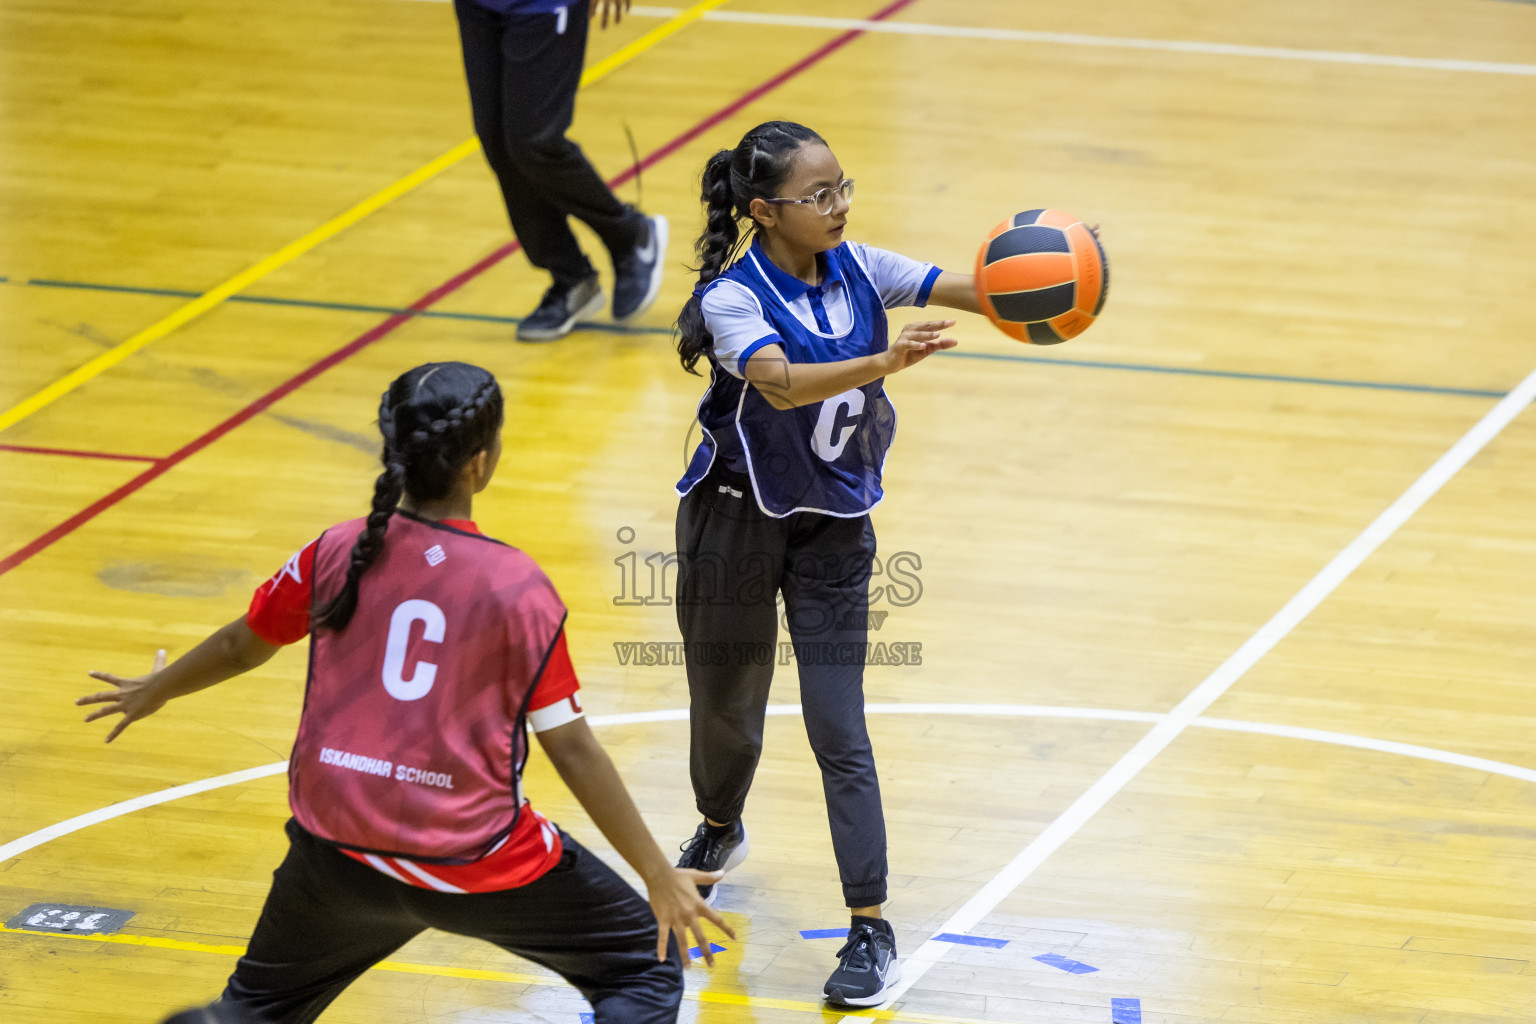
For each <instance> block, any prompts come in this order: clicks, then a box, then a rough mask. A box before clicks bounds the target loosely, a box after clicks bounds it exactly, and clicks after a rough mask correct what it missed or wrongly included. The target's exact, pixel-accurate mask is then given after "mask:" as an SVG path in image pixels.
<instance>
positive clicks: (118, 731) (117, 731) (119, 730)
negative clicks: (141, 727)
mask: <svg viewBox="0 0 1536 1024" xmlns="http://www.w3.org/2000/svg"><path fill="white" fill-rule="evenodd" d="M131 721H133V719H131V718H129V717H128V716H127V715H124V716H123V717H122V719H121V720H119V721H118V723H117V724H116V725H115V726H113V727H112V731H111V732H109V733H107V738H106V739H105V740H103V741H102V742H103V743H111V742H112V741H113V740H115V739H117V738H118V737H119V736H121V735H122V734H123V730H124V729H126V728H128V723H129V722H131Z"/></svg>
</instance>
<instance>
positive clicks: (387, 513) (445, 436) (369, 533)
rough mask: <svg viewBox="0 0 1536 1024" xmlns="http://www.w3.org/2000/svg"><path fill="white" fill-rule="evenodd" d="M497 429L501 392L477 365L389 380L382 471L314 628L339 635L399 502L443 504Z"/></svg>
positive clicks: (423, 370) (431, 367) (382, 410)
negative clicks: (341, 577) (340, 578)
mask: <svg viewBox="0 0 1536 1024" xmlns="http://www.w3.org/2000/svg"><path fill="white" fill-rule="evenodd" d="M501 423H502V402H501V388H500V387H499V386H498V385H497V384H496V378H495V377H492V376H491V375H490V374H489V373H487V372H486V371H485V370H482V369H480V367H478V366H470V365H469V364H468V363H427V364H425V365H423V366H418V367H416V368H415V369H414V370H409V371H407V372H406V373H403V374H401V375H400V376H399V377H397V378H396V379H395V382H394V383H393V384H391V385H390V386H389V390H388V391H386V392H384V397H383V398H382V399H381V400H380V402H379V432H380V433H381V434H383V435H384V451H383V454H382V455H381V457H380V458H381V460H382V461H383V463H384V472H382V473H380V474H379V478H378V479H377V480H376V481H374V485H373V508H372V509H371V510H370V511H369V513H368V523H367V526H365V527H364V528H363V532H362V533H361V534H359V535H358V538H357V542H356V543H355V544H353V545H352V554H351V559H350V562H349V564H348V565H347V580H346V583H345V584H344V585H343V586H342V588H341V590H340V592H338V593H337V594H336V596H335V597H333V598H331V599H330V600H329V601H327V602H325V604H323V605H321V606H320V607H319V608H316V609H315V610H314V612H313V624H314V627H315V628H317V629H319V628H325V629H334V630H337V631H340V630H343V629H345V628H346V627H347V623H349V622H351V621H352V613H353V612H355V611H356V610H357V588H358V581H359V580H360V579H361V578H362V576H363V573H365V572H367V571H368V567H369V566H370V565H372V564H373V562H374V559H376V558H378V557H379V552H380V551H382V550H383V549H384V533H385V531H386V530H387V529H388V528H389V519H390V517H391V516H393V515H394V514H395V508H396V506H398V505H399V504H400V499H401V498H402V497H403V496H404V495H406V494H409V495H410V496H411V497H412V498H413V499H414V500H416V501H418V502H419V501H436V500H439V499H442V498H446V497H447V496H448V494H449V493H450V492H451V491H452V490H453V486H454V483H455V481H457V479H458V476H459V471H460V470H462V469H463V468H464V464H465V463H467V462H468V461H469V460H470V459H472V458H474V456H475V455H476V454H478V453H479V452H482V451H485V450H486V449H488V448H490V447H492V446H493V445H494V444H495V442H496V435H497V434H498V433H499V432H500V431H501Z"/></svg>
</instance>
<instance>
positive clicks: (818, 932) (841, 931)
mask: <svg viewBox="0 0 1536 1024" xmlns="http://www.w3.org/2000/svg"><path fill="white" fill-rule="evenodd" d="M800 937H801V938H802V939H846V938H847V937H848V929H847V928H812V929H811V930H810V931H804V932H801V933H800Z"/></svg>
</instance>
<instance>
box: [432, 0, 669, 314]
mask: <svg viewBox="0 0 1536 1024" xmlns="http://www.w3.org/2000/svg"><path fill="white" fill-rule="evenodd" d="M629 7H630V0H576V2H569V0H454V9H455V10H456V11H457V12H458V18H459V38H460V40H461V42H462V43H463V47H464V73H465V75H466V77H467V78H468V79H469V100H470V106H471V107H472V108H473V111H474V121H475V134H476V135H478V136H479V137H480V144H481V145H482V147H484V149H485V158H486V160H487V161H488V162H489V163H490V165H491V169H492V170H493V171H495V172H496V178H497V180H498V181H499V182H500V184H501V195H502V198H503V200H504V201H505V202H506V205H507V216H508V217H509V218H511V221H512V231H513V233H514V234H516V235H517V238H518V241H520V242H522V244H523V251H524V252H526V253H527V254H528V260H529V262H531V263H532V264H533V265H534V266H536V267H538V268H540V269H542V270H547V271H548V272H549V274H550V276H551V277H553V278H554V282H553V283H552V284H551V285H550V287H549V290H548V291H546V292H545V293H544V298H543V300H542V301H540V303H539V306H538V308H537V309H535V310H534V311H533V312H532V313H529V314H528V315H527V316H526V317H524V318H523V320H522V322H521V323H519V324H518V326H517V339H518V340H519V341H554V340H555V339H556V338H562V337H564V336H565V335H567V334H569V333H570V332H571V329H572V328H574V327H575V326H576V325H577V324H579V323H582V322H583V321H586V320H589V319H591V318H592V317H594V316H596V315H597V314H598V313H599V312H600V311H601V310H602V308H603V305H604V303H605V299H604V296H603V289H602V285H600V284H599V283H598V279H597V271H596V270H595V269H594V268H593V266H592V263H591V261H590V260H588V259H587V256H586V254H585V253H583V252H582V251H581V246H580V245H579V244H577V241H576V236H575V235H574V234H572V233H571V228H570V225H569V224H568V223H567V221H566V218H567V217H576V218H578V219H580V220H581V221H583V222H584V223H585V224H587V226H588V227H590V228H591V229H592V230H593V231H595V232H597V236H598V237H599V238H601V239H602V241H603V245H605V246H606V247H607V248H608V253H609V255H610V256H611V257H612V260H613V275H614V282H613V318H614V319H615V320H619V321H623V320H627V319H629V318H631V317H634V316H638V315H639V314H640V313H643V312H645V310H647V309H649V308H650V306H651V303H653V302H655V301H656V293H657V291H659V290H660V288H661V273H662V262H663V257H664V255H665V253H666V248H667V220H666V218H665V217H661V216H656V217H647V216H646V215H645V214H643V213H641V212H640V211H639V210H637V209H635V208H634V207H633V206H630V205H628V204H626V203H622V202H620V201H619V199H618V198H617V197H616V196H614V194H613V192H612V191H611V190H609V188H608V186H607V185H606V184H605V183H604V182H603V179H602V177H601V176H600V175H599V174H598V173H597V171H596V169H594V168H593V166H592V164H591V163H589V162H588V160H587V158H586V156H585V155H584V154H583V153H582V152H581V147H579V146H577V145H576V143H574V142H572V141H571V140H570V139H568V138H566V137H565V133H566V131H567V130H568V129H569V128H570V126H571V119H572V117H573V116H574V115H575V112H576V90H577V88H578V87H579V86H580V85H581V72H582V63H583V60H584V59H585V55H586V49H587V21H588V19H589V18H593V17H600V18H601V25H602V27H604V28H606V27H607V26H608V22H609V19H610V18H611V19H612V20H613V22H614V23H615V24H617V23H618V21H619V20H620V18H621V17H622V16H623V15H624V13H625V12H627V11H628V10H629Z"/></svg>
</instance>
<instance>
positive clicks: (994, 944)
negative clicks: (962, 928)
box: [934, 932, 1008, 949]
mask: <svg viewBox="0 0 1536 1024" xmlns="http://www.w3.org/2000/svg"><path fill="white" fill-rule="evenodd" d="M934 938H935V939H937V940H938V941H939V942H956V943H959V944H960V945H962V946H986V947H987V948H988V949H1002V948H1003V947H1004V946H1006V945H1008V940H1007V939H989V938H987V937H985V936H983V935H957V934H955V933H954V932H940V933H939V934H938V935H935V936H934Z"/></svg>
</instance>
